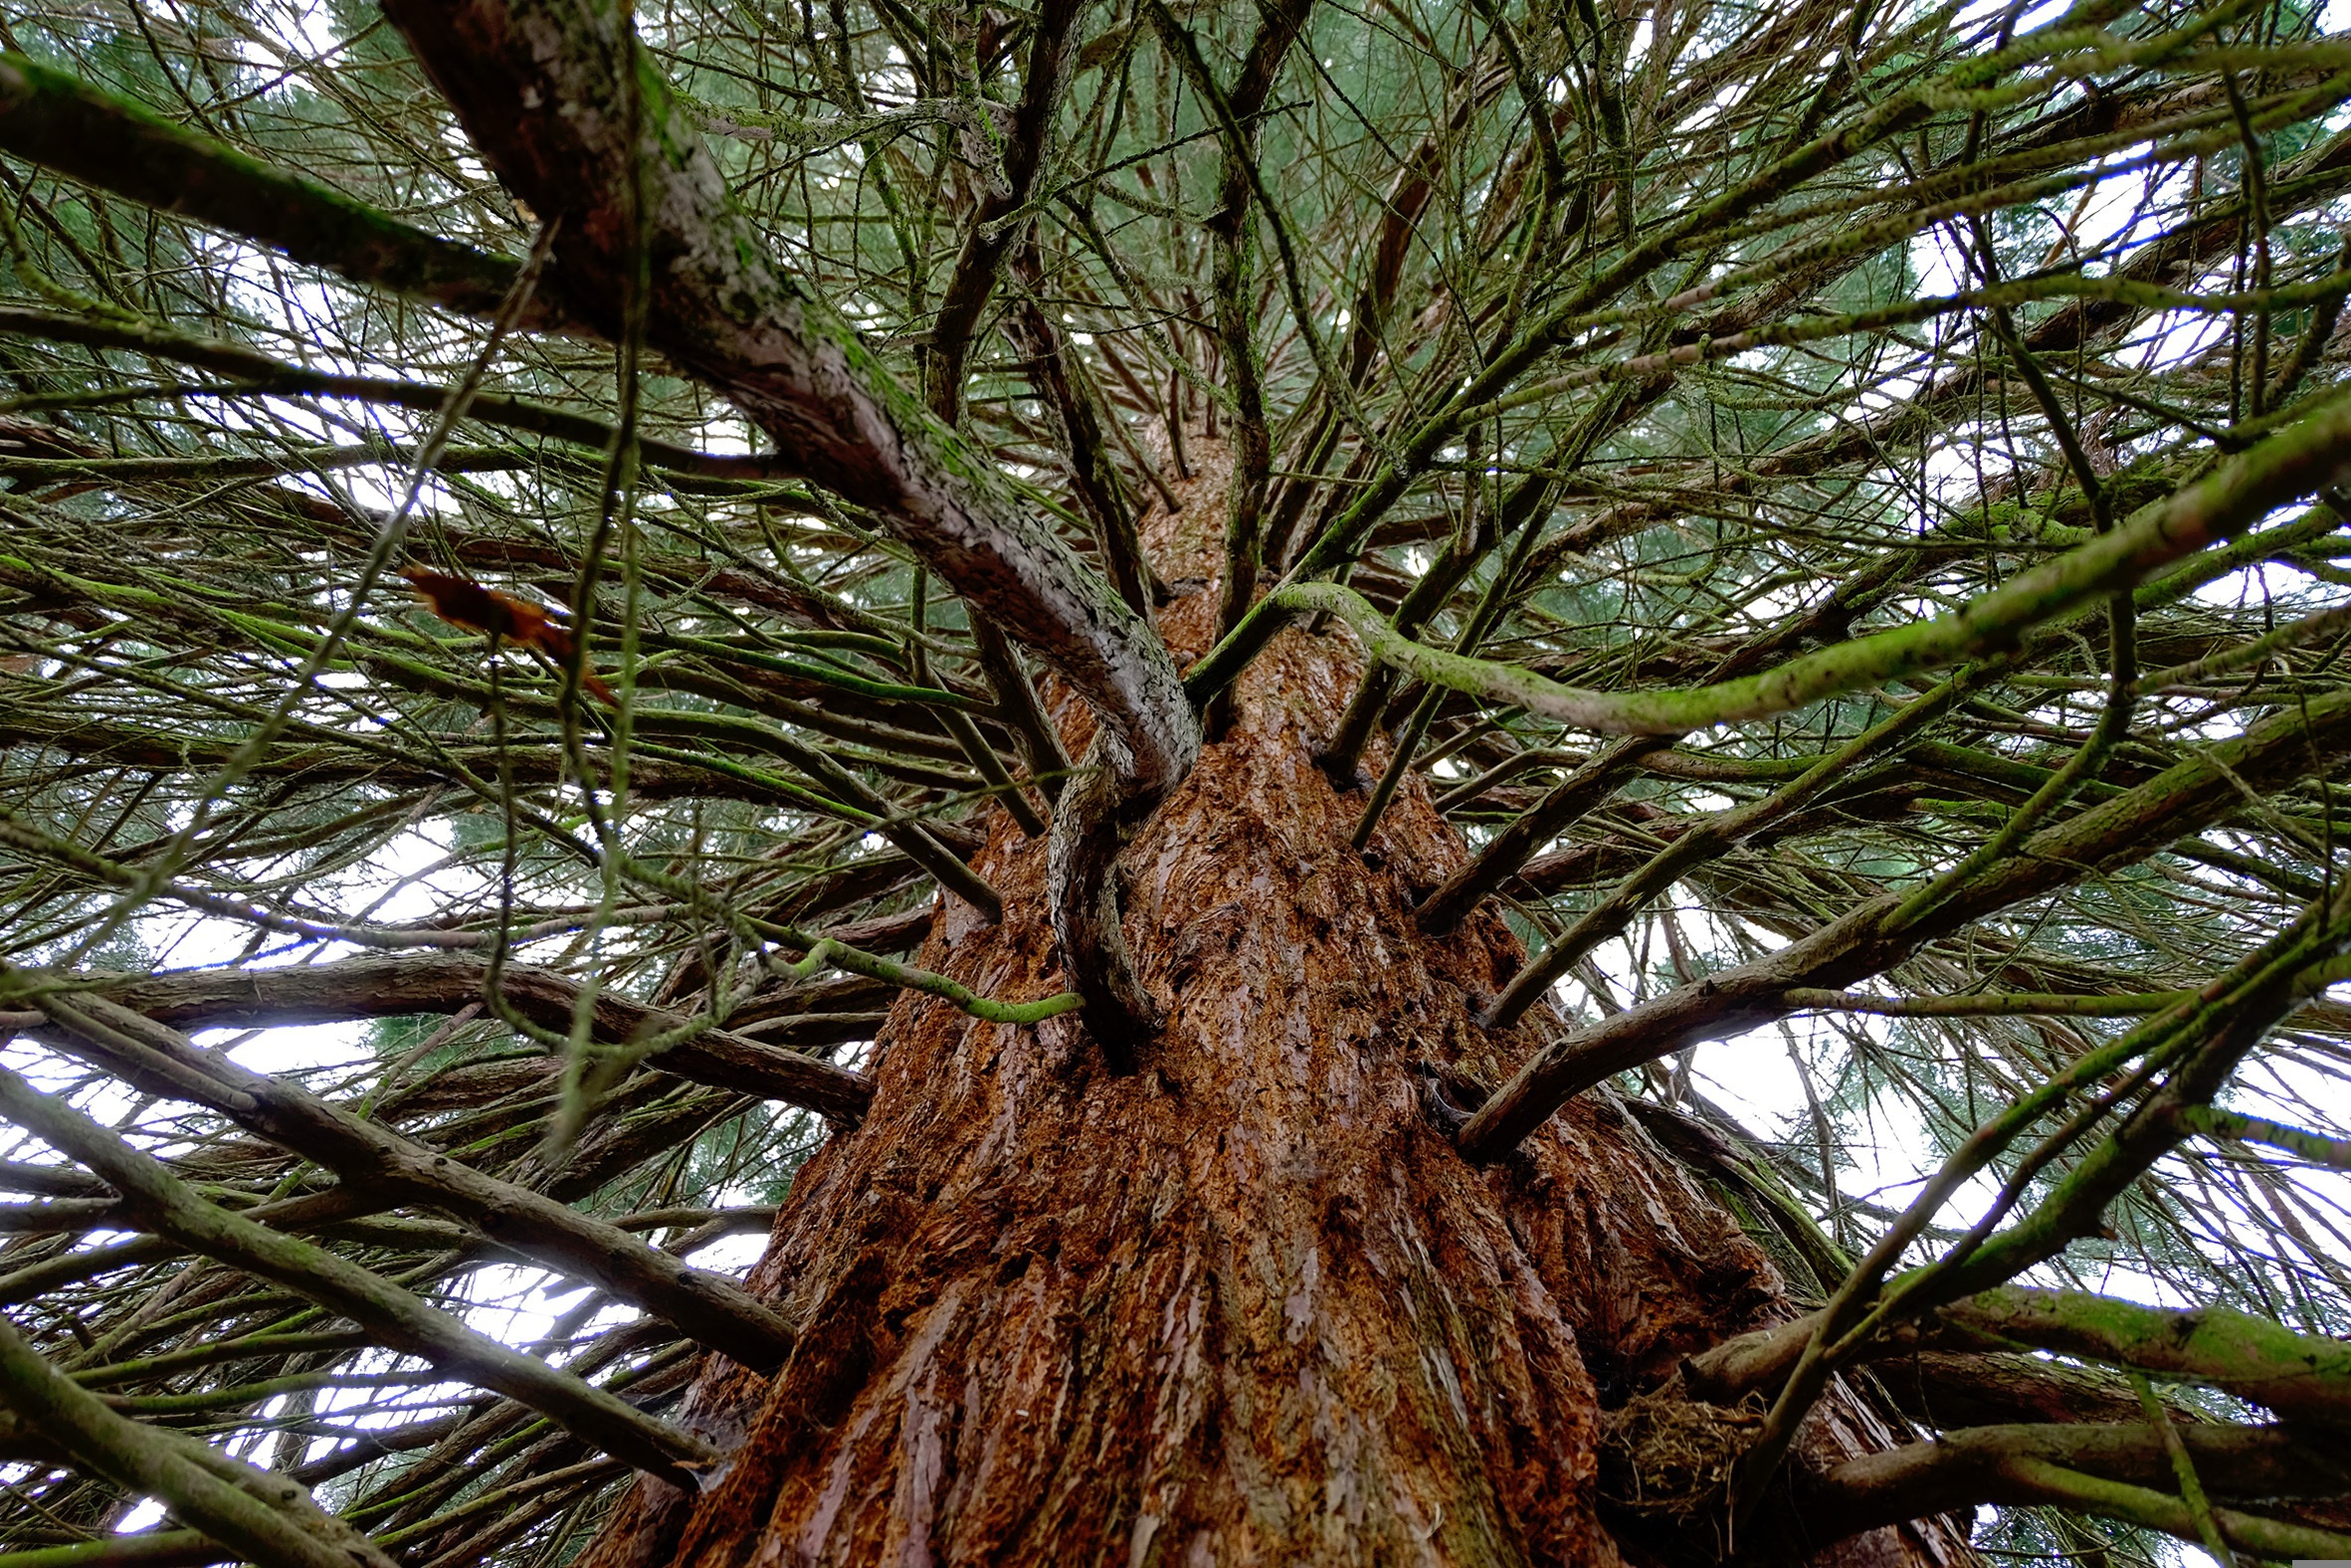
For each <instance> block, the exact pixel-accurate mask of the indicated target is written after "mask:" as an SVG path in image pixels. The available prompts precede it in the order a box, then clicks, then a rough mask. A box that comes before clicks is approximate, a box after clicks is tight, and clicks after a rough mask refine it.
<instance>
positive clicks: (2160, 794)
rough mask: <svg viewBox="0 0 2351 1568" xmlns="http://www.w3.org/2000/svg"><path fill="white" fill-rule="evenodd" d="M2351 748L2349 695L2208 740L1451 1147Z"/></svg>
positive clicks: (1679, 1018) (1724, 978)
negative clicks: (1917, 911)
mask: <svg viewBox="0 0 2351 1568" xmlns="http://www.w3.org/2000/svg"><path fill="white" fill-rule="evenodd" d="M2117 531H2118V532H2120V531H2121V530H2117ZM2114 536H2115V535H2108V537H2114ZM2346 748H2351V692H2337V693H2335V694H2333V695H2331V696H2326V697H2321V698H2317V699H2314V700H2312V701H2311V702H2309V703H2308V704H2307V705H2306V706H2302V707H2296V708H2287V709H2285V710H2284V711H2282V712H2279V713H2277V714H2276V715H2274V716H2272V717H2271V718H2269V719H2266V720H2264V721H2263V722H2262V723H2260V724H2257V725H2255V726H2253V728H2252V729H2250V730H2248V731H2247V732H2246V733H2245V734H2244V735H2243V736H2241V737H2240V738H2238V739H2236V740H2230V741H2223V742H2220V743H2218V744H2215V745H2213V746H2209V747H2207V748H2205V749H2203V750H2202V751H2199V752H2198V753H2196V754H2195V755H2192V756H2190V757H2188V758H2187V759H2186V760H2184V761H2182V762H2181V763H2179V764H2178V765H2177V766H2175V767H2173V768H2170V769H2168V770H2166V771H2165V772H2163V773H2161V774H2158V775H2157V776H2156V777H2155V778H2152V779H2150V780H2148V781H2147V782H2146V783H2145V784H2142V785H2140V786H2139V787H2138V788H2136V789H2133V790H2129V791H2127V792H2125V793H2123V794H2120V795H2116V796H2114V797H2113V798H2112V799H2110V800H2107V801H2105V802H2103V803H2102V804H2100V805H2097V806H2094V807H2092V808H2090V809H2089V810H2087V811H2084V812H2081V813H2080V814H2078V815H2077V816H2074V817H2073V818H2071V819H2069V820H2068V821H2065V822H2063V823H2060V824H2058V825H2057V826H2056V827H2052V828H2046V829H2044V830H2043V831H2042V832H2040V833H2038V834H2035V835H2034V836H2033V837H2032V838H2031V839H2030V840H2028V841H2027V842H2026V843H2025V844H2024V846H2023V847H2022V848H2021V849H2020V850H2019V852H2018V853H2017V854H2016V855H2015V856H2014V857H2013V858H2011V859H2010V860H2008V861H2006V862H2004V863H2003V864H2002V865H2001V866H1999V867H1998V868H1996V869H1995V870H1993V871H1992V872H1991V873H1990V874H1989V875H1987V876H1985V877H1984V878H1983V879H1982V880H1981V881H1979V882H1975V883H1973V884H1971V885H1970V886H1969V887H1967V888H1964V889H1961V890H1960V891H1959V892H1958V893H1957V894H1955V895H1954V896H1953V897H1952V898H1951V899H1950V900H1949V901H1948V902H1947V903H1945V904H1942V905H1940V906H1938V907H1937V908H1936V909H1935V911H1934V912H1933V913H1932V915H1931V916H1929V917H1928V918H1926V919H1924V920H1920V921H1917V922H1915V923H1913V924H1911V925H1908V926H1906V927H1903V928H1902V929H1900V930H1898V931H1894V930H1888V929H1886V928H1885V925H1886V920H1887V917H1888V916H1889V915H1890V914H1891V913H1892V912H1893V910H1894V909H1895V908H1896V907H1897V906H1898V905H1899V903H1900V899H1899V898H1898V897H1886V898H1881V899H1877V900H1874V901H1872V902H1871V903H1868V904H1866V905H1863V906H1862V907H1861V908H1859V909H1856V910H1854V911H1853V912H1851V913H1850V914H1847V915H1846V916H1844V917H1843V918H1841V919H1839V920H1836V921H1834V922H1832V923H1831V924H1829V925H1826V926H1823V927H1821V928H1820V929H1819V930H1817V931H1815V932H1813V933H1812V935H1810V936H1808V937H1806V938H1804V939H1803V940H1802V941H1798V942H1794V943H1791V944H1790V945H1789V946H1787V947H1785V948H1782V949H1781V950H1780V951H1778V952H1776V953H1772V954H1769V955H1768V956H1766V957H1763V958H1759V959H1755V960H1752V961H1750V962H1748V963H1744V964H1740V965H1737V966H1736V967H1734V968H1731V969H1726V970H1724V971H1722V972H1721V973H1719V974H1714V975H1710V976H1707V977H1706V978H1705V979H1703V980H1699V981H1697V982H1695V983H1693V984H1689V985H1684V986H1680V987H1677V988H1675V989H1674V990H1672V991H1668V992H1666V993H1665V995H1664V996H1661V997H1657V998H1655V999H1653V1000H1651V1001H1649V1002H1646V1003H1644V1004H1642V1005H1641V1006H1639V1007H1635V1008H1629V1009H1627V1010H1626V1011H1624V1012H1622V1013H1618V1014H1616V1015H1614V1016H1613V1017H1610V1018H1607V1019H1605V1020H1603V1021H1601V1022H1600V1023H1598V1024H1595V1025H1592V1026H1591V1027H1589V1028H1586V1029H1581V1030H1578V1031H1575V1032H1574V1033H1572V1034H1569V1035H1567V1036H1565V1037H1563V1038H1561V1039H1559V1040H1557V1041H1554V1042H1552V1043H1551V1044H1550V1045H1548V1046H1545V1047H1544V1048H1543V1049H1542V1050H1541V1051H1539V1052H1537V1053H1536V1054H1535V1055H1534V1056H1533V1057H1532V1058H1530V1059H1529V1060H1528V1061H1527V1063H1526V1064H1525V1065H1524V1066H1523V1067H1521V1068H1520V1069H1519V1071H1518V1073H1517V1074H1516V1075H1515V1076H1514V1077H1513V1078H1511V1080H1510V1081H1509V1083H1507V1084H1506V1085H1504V1086H1503V1087H1502V1088H1501V1089H1499V1090H1498V1091H1496V1092H1495V1094H1494V1095H1493V1097H1492V1098H1490V1099H1488V1100H1487V1101H1486V1103H1485V1104H1484V1106H1483V1107H1481V1108H1480V1109H1479V1110H1478V1111H1477V1113H1476V1114H1475V1115H1473V1116H1472V1117H1470V1118H1469V1122H1468V1123H1467V1124H1466V1125H1465V1126H1464V1127H1463V1128H1462V1130H1461V1133H1460V1134H1459V1137H1458V1140H1457V1141H1458V1142H1459V1143H1460V1145H1461V1148H1462V1150H1463V1152H1464V1153H1465V1154H1467V1155H1469V1157H1470V1158H1472V1159H1491V1158H1494V1157H1496V1156H1497V1155H1499V1154H1501V1153H1502V1152H1503V1151H1504V1150H1506V1149H1508V1148H1510V1147H1511V1146H1512V1145H1514V1144H1515V1143H1517V1141H1518V1140H1519V1139H1520V1138H1522V1137H1524V1136H1526V1134H1527V1133H1528V1132H1530V1131H1532V1130H1533V1129H1534V1128H1535V1127H1536V1126H1537V1125H1539V1124H1540V1123H1541V1122H1542V1120H1543V1118H1544V1117H1546V1116H1548V1115H1549V1114H1550V1113H1551V1112H1552V1111H1553V1110H1556V1109H1557V1108H1558V1107H1559V1106H1560V1105H1562V1104H1564V1103H1565V1102H1566V1101H1567V1100H1568V1099H1570V1098H1571V1097H1573V1096H1574V1095H1576V1094H1579V1093H1581V1092H1583V1091H1584V1090H1585V1089H1587V1088H1589V1087H1591V1086H1592V1085H1593V1084H1594V1083H1598V1082H1600V1081H1601V1080H1603V1079H1604V1078H1608V1077H1610V1076H1611V1075H1613V1074H1616V1073H1621V1072H1623V1071H1625V1070H1626V1069H1628V1068H1633V1067H1638V1066H1640V1065H1641V1064H1642V1063H1644V1062H1654V1061H1656V1060H1658V1059H1659V1058H1661V1057H1665V1056H1670V1055H1671V1054H1672V1053H1674V1052H1676V1051H1678V1050H1680V1049H1682V1048H1683V1047H1684V1046H1688V1045H1693V1044H1695V1043H1697V1042H1699V1041H1702V1040H1721V1039H1725V1038H1727V1037H1729V1036H1731V1035H1736V1034H1742V1033H1744V1032H1745V1031H1747V1030H1750V1029H1754V1028H1756V1027H1758V1026H1760V1025H1763V1024H1768V1023H1770V1022H1771V1021H1772V1020H1773V1019H1776V1018H1780V1017H1783V1016H1785V1015H1786V1014H1788V1013H1790V1012H1793V1011H1796V1006H1795V1005H1794V1004H1793V1003H1792V1002H1791V1001H1790V999H1789V993H1790V992H1791V991H1794V990H1797V989H1799V988H1802V989H1805V990H1838V989H1842V988H1844V987H1845V986H1848V985H1851V984H1853V983H1854V982H1856V981H1858V980H1861V979H1862V978H1865V977H1866V976H1869V975H1873V974H1877V973H1879V972H1880V971H1882V970H1884V969H1887V968H1889V967H1891V966H1892V965H1894V964H1897V963H1900V962H1901V961H1902V960H1903V959H1904V958H1907V957H1908V956H1909V955H1910V954H1911V953H1913V952H1916V951H1917V950H1918V949H1919V948H1920V947H1921V946H1923V945H1925V944H1926V943H1927V942H1929V941H1932V940H1934V939H1935V938H1936V937H1939V936H1942V935H1945V934H1947V933H1949V932H1950V931H1953V930H1956V929H1958V928H1959V927H1960V926H1962V925H1965V924H1967V923H1969V922H1971V921H1973V920H1977V919H1981V918H1982V917H1983V916H1985V915H1987V914H1990V913H1992V912H1994V911H1995V910H1998V909H2004V908H2007V907H2008V906H2009V905H2011V904H2014V903H2019V902H2022V901H2024V900H2025V899H2028V898H2034V897H2039V896H2042V895H2043V894H2046V893H2049V892H2053V891H2055V890H2056V889H2057V888H2059V887H2062V886H2065V885H2067V884H2069V883H2071V882H2076V881H2078V880H2080V879H2081V878H2083V877H2086V876H2090V875H2092V874H2094V873H2097V872H2101V871H2108V870H2111V869H2113V868H2115V867H2119V866H2127V865H2130V864H2132V863H2134V862H2137V861H2141V860H2144V859H2146V858H2147V857H2148V856H2150V855H2153V854H2155V853H2156V852H2157V851H2159V850H2161V849H2162V848H2163V847H2164V846H2165V845H2167V844H2169V843H2171V842H2172V841H2173V840H2175V839H2179V838H2182V837H2185V836H2186V835H2188V834H2191V833H2196V832H2200V831H2201V830H2203V829H2204V828H2206V827H2208V826H2210V825H2211V824H2212V823H2213V822H2215V821H2217V820H2219V819H2220V818H2221V817H2222V816H2224V815H2226V814H2227V813H2228V812H2229V811H2231V810H2233V809H2235V808H2236V807H2237V806H2238V804H2239V803H2240V802H2241V800H2242V798H2243V797H2242V796H2241V795H2240V794H2239V793H2238V792H2239V790H2240V788H2253V789H2260V788H2263V787H2274V786H2275V785H2277V784H2278V783H2280V782H2283V781H2284V780H2288V779H2293V778H2298V777H2301V776H2303V775H2304V774H2306V773H2309V772H2311V771H2313V770H2323V769H2324V768H2325V767H2326V766H2327V765H2328V762H2329V759H2330V758H2332V757H2334V756H2336V755H2339V754H2340V753H2341V752H2342V751H2343V750H2345V749H2346Z"/></svg>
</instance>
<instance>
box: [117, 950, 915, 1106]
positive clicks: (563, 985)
mask: <svg viewBox="0 0 2351 1568" xmlns="http://www.w3.org/2000/svg"><path fill="white" fill-rule="evenodd" d="M923 913H924V915H925V916H926V917H927V914H928V911H927V910H926V911H923ZM844 931H845V933H846V931H847V928H846V927H845V928H844ZM488 975H489V966H488V965H487V964H485V963H483V962H481V961H480V960H478V959H473V958H461V957H457V956H454V955H452V956H443V955H439V954H435V955H431V956H420V957H375V956H368V957H361V958H344V959H338V960H336V961H334V962H332V963H322V964H306V965H302V966H300V967H288V968H273V969H205V970H197V971H194V972H191V973H187V974H174V975H151V976H141V977H136V978H127V979H112V978H108V977H103V976H94V977H92V978H93V980H94V982H95V983H94V984H93V985H92V986H91V987H90V992H89V994H92V995H96V996H101V997H104V998H106V999H108V1000H110V1001H112V1002H115V1003H118V1004H120V1005H121V1006H123V1007H126V1008H128V1009H130V1010H131V1011H132V1012H134V1013H139V1014H142V1015H144V1016H145V1017H147V1018H150V1019H153V1020H154V1021H155V1022H157V1023H159V1024H164V1025H167V1026H169V1027H171V1028H173V1029H179V1030H186V1031H194V1030H199V1029H274V1028H284V1027H287V1026H290V1025H296V1024H327V1023H341V1022H344V1021H347V1020H350V1019H355V1018H397V1017H401V1016H404V1015H407V1014H412V1013H454V1012H456V1011H457V1010H458V1009H459V1008H462V1007H465V1006H466V1005H468V1004H469V1003H473V1002H479V1001H481V1000H482V987H483V982H484V980H485V979H486V978H487V977H488ZM498 979H499V989H500V991H501V992H502V993H503V995H504V996H505V998H506V1001H507V1003H508V1004H509V1005H510V1006H511V1007H513V1009H514V1010H515V1011H516V1012H517V1013H519V1014H521V1015H522V1016H523V1017H524V1018H527V1019H529V1020H530V1021H531V1022H532V1023H534V1024H538V1025H540V1026H542V1027H544V1028H547V1029H560V1030H568V1029H569V1028H570V1027H571V1019H572V1010H573V1008H574V1007H575V1006H577V1004H578V1000H579V987H578V986H577V985H576V984H574V983H573V982H572V981H570V980H567V979H565V978H564V977H563V976H561V975H559V974H556V973H555V972H554V971H552V970H548V969H539V968H534V967H532V966H530V965H527V964H507V965H506V966H504V968H503V969H502V970H501V971H500V972H499V977H498ZM685 1022H686V1021H685V1020H684V1019H682V1018H679V1017H677V1016H676V1015H674V1014H671V1013H666V1012H663V1011H661V1010H660V1009H657V1008H650V1007H647V1006H645V1005H644V1004H643V1003H641V1002H637V1001H633V1000H631V999H630V998H628V997H626V996H622V995H620V994H618V993H617V992H615V991H613V990H612V989H611V988H609V987H602V988H599V989H598V991H597V993H596V1007H595V1015H594V1020H593V1027H594V1031H595V1034H594V1038H595V1039H596V1040H597V1041H598V1042H600V1043H606V1044H614V1045H622V1044H626V1043H628V1042H630V1041H633V1040H642V1039H646V1038H648V1037H650V1036H654V1035H660V1034H667V1033H669V1032H671V1031H673V1030H676V1029H678V1028H679V1027H680V1026H682V1025H683V1024H684V1023H685ZM646 1065H647V1066H649V1067H652V1068H655V1069H658V1070H659V1071H661V1072H664V1073H668V1074H671V1075H673V1076H675V1077H678V1078H685V1079H686V1080H687V1081H689V1082H694V1083H708V1084H711V1085H713V1086H715V1087H718V1088H730V1089H735V1090H738V1091H740V1092H742V1093H746V1094H756V1095H758V1096H759V1097H760V1098H762V1099H772V1100H781V1101H782V1102H784V1103H785V1104H789V1105H799V1106H801V1107H803V1108H805V1109H808V1110H813V1111H816V1112H817V1113H819V1114H820V1115H823V1116H826V1117H829V1118H831V1119H832V1120H834V1121H838V1122H844V1123H854V1122H856V1121H858V1120H859V1119H860V1118H862V1117H863V1116H864V1115H865V1113H866V1105H867V1103H868V1101H870V1100H871V1099H872V1098H873V1094H874V1087H873V1083H872V1082H871V1080H869V1079H868V1078H866V1076H865V1075H864V1074H862V1073H854V1072H852V1071H850V1070H849V1069H847V1068H839V1067H835V1066H833V1065H832V1064H831V1063H829V1062H820V1061H818V1060H817V1059H816V1058H814V1057H806V1056H801V1055H799V1054H798V1053H796V1052H791V1051H786V1050H783V1049H781V1048H779V1047H777V1046H774V1045H770V1044H768V1043H766V1042H764V1041H759V1040H752V1039H749V1038H747V1037H745V1036H742V1035H739V1034H735V1033H733V1032H731V1031H728V1030H723V1029H711V1030H705V1031H704V1032H702V1033H701V1034H699V1035H696V1036H695V1037H693V1038H692V1039H690V1040H688V1041H686V1042H685V1043H684V1044H682V1045H677V1046H672V1047H671V1048H670V1049H669V1050H667V1051H665V1052H662V1053H661V1054H659V1055H658V1056H654V1057H651V1058H649V1059H647V1063H646Z"/></svg>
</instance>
